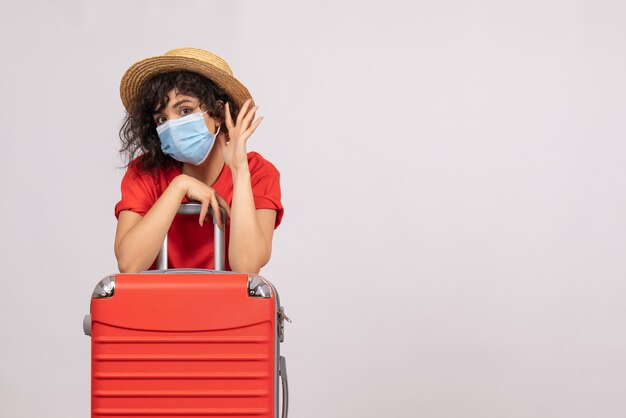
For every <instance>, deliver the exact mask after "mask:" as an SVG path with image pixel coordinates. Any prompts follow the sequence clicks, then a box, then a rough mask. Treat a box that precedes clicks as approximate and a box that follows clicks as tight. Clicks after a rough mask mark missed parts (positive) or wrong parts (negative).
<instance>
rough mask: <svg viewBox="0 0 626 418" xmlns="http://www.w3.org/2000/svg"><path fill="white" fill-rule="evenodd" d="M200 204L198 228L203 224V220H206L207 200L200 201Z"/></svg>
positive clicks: (207, 211)
mask: <svg viewBox="0 0 626 418" xmlns="http://www.w3.org/2000/svg"><path fill="white" fill-rule="evenodd" d="M200 203H202V209H200V220H199V223H200V226H202V224H203V223H204V218H206V215H207V213H209V200H208V199H206V198H205V199H202V200H201V201H200Z"/></svg>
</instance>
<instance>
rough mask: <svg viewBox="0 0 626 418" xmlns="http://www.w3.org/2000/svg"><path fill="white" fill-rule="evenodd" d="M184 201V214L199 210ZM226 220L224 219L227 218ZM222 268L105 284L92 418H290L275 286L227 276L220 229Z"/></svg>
mask: <svg viewBox="0 0 626 418" xmlns="http://www.w3.org/2000/svg"><path fill="white" fill-rule="evenodd" d="M199 208H200V205H199V204H197V203H187V204H183V205H181V208H180V209H179V211H178V213H179V215H190V214H196V216H197V214H199ZM223 216H225V213H223ZM214 231H215V248H216V250H215V253H216V254H215V259H216V269H215V270H203V269H167V238H166V240H165V242H164V244H163V247H162V250H161V253H160V254H159V261H158V265H159V269H158V270H154V271H146V272H142V273H137V274H114V275H110V276H108V277H106V278H104V279H103V280H101V281H100V282H99V283H98V285H97V286H96V288H95V290H94V292H93V295H92V299H91V308H90V315H87V316H85V319H84V322H83V327H84V331H85V334H87V335H91V416H92V418H96V417H109V416H110V417H117V418H125V417H133V418H136V417H138V416H140V417H143V418H152V417H155V418H156V417H159V418H162V417H164V416H167V417H187V418H188V417H190V416H193V417H202V416H206V417H213V418H219V417H229V418H232V417H237V416H246V417H249V416H254V417H267V418H278V416H279V415H278V412H279V411H278V410H279V408H278V401H279V396H278V380H279V377H280V380H281V382H282V389H283V391H282V395H283V396H282V417H287V411H288V386H287V372H286V364H285V358H284V357H282V356H280V342H282V341H283V330H284V320H285V319H286V320H289V319H288V318H287V317H286V316H285V314H284V311H283V308H282V306H281V305H280V301H279V298H278V293H277V292H276V288H274V286H273V285H272V284H271V283H270V282H269V281H268V280H266V279H264V278H262V277H261V276H258V275H251V274H239V273H232V272H227V271H221V269H222V268H223V265H224V262H223V258H224V236H223V232H222V231H221V230H220V229H219V228H218V227H217V225H215V221H214Z"/></svg>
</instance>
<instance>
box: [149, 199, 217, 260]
mask: <svg viewBox="0 0 626 418" xmlns="http://www.w3.org/2000/svg"><path fill="white" fill-rule="evenodd" d="M201 210H202V203H200V202H187V203H181V205H180V206H179V208H178V211H177V212H176V215H199V214H200V211H201ZM220 211H221V212H222V220H223V223H224V225H226V219H227V218H228V214H227V213H226V209H224V208H223V207H221V206H220ZM209 215H211V219H213V236H214V237H215V241H214V243H213V251H214V257H213V258H214V260H215V270H224V268H225V266H224V264H225V262H224V260H225V251H226V249H225V245H226V242H225V239H224V231H223V230H221V229H220V228H219V227H218V226H217V220H216V218H215V216H214V213H213V207H212V206H209ZM167 268H168V267H167V234H166V235H165V239H164V240H163V244H161V250H160V251H159V254H158V255H157V270H167Z"/></svg>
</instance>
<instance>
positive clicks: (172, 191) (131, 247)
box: [118, 179, 184, 273]
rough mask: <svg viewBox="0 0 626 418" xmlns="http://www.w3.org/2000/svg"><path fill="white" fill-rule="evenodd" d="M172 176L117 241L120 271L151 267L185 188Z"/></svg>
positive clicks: (133, 271) (129, 271)
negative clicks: (139, 218) (160, 192)
mask: <svg viewBox="0 0 626 418" xmlns="http://www.w3.org/2000/svg"><path fill="white" fill-rule="evenodd" d="M178 183H179V181H178V180H177V179H174V181H172V183H170V185H169V186H168V188H167V189H165V191H164V192H163V194H162V195H161V196H160V197H159V199H158V200H157V201H156V202H155V203H154V205H152V207H151V208H150V210H149V211H148V212H146V214H145V215H144V217H143V218H142V219H141V220H140V221H139V222H138V223H137V224H136V225H135V226H133V227H132V228H131V229H130V230H129V231H128V232H127V233H126V235H125V236H124V238H123V239H122V240H121V242H120V244H119V251H118V267H119V269H120V272H122V273H137V272H140V271H143V270H147V269H149V268H150V266H151V265H152V263H153V262H154V260H155V258H156V256H157V255H158V254H159V251H160V250H161V245H162V244H163V240H164V239H165V236H166V235H167V231H168V230H169V228H170V225H171V223H172V221H173V219H174V217H175V216H176V212H177V211H178V208H179V206H180V202H181V201H182V198H183V197H184V191H183V190H182V188H181V187H179V184H178Z"/></svg>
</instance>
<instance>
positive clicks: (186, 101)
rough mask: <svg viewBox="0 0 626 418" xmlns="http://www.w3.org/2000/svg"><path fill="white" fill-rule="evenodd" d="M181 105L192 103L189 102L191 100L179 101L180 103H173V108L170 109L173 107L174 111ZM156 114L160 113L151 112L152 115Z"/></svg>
mask: <svg viewBox="0 0 626 418" xmlns="http://www.w3.org/2000/svg"><path fill="white" fill-rule="evenodd" d="M183 103H192V101H191V100H189V99H183V100H181V101H179V102H176V103H174V106H172V107H173V108H174V109H176V108H177V107H178V106H180V105H181V104H183ZM158 113H161V111H155V112H152V115H156V114H158Z"/></svg>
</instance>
